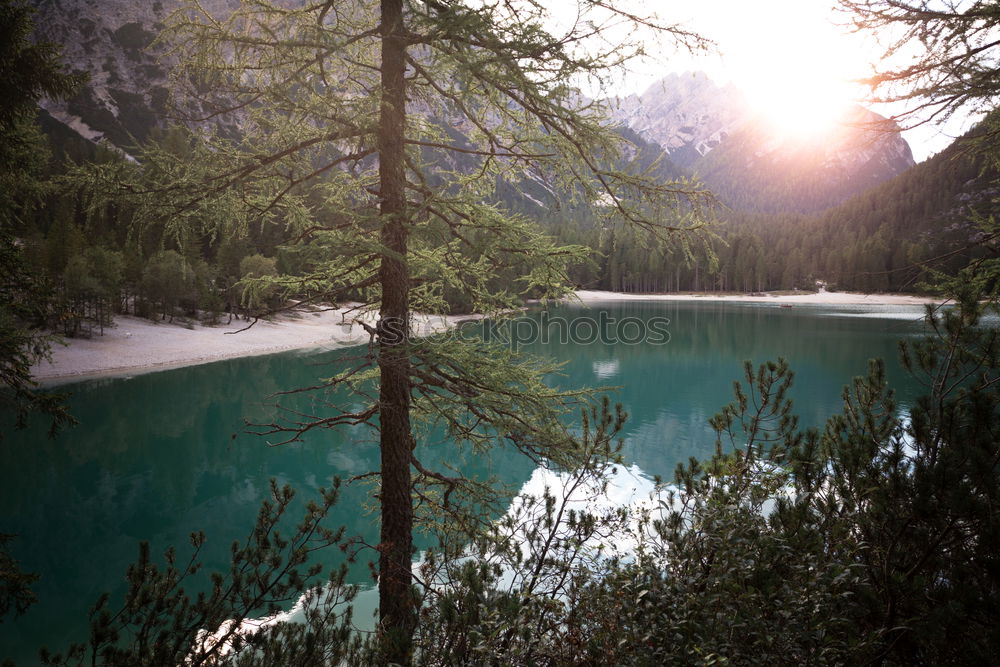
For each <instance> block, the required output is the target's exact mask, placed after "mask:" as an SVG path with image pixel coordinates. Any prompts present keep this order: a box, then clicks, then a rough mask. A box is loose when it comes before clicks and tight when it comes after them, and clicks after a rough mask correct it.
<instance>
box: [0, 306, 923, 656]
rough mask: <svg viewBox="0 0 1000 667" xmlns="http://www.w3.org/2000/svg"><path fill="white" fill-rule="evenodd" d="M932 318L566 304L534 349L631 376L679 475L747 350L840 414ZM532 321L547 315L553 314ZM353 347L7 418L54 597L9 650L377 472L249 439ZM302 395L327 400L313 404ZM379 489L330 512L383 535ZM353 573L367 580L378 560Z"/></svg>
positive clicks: (509, 460) (583, 372)
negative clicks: (30, 420)
mask: <svg viewBox="0 0 1000 667" xmlns="http://www.w3.org/2000/svg"><path fill="white" fill-rule="evenodd" d="M921 315H922V310H921V309H920V308H915V307H899V306H895V307H867V306H866V307H861V306H851V307H846V306H845V307H837V308H831V307H820V306H814V307H812V306H795V307H794V308H779V307H777V306H775V305H770V304H741V303H722V302H710V301H705V302H638V301H636V302H609V303H605V304H591V305H589V306H586V307H585V306H559V307H556V308H552V309H550V310H549V311H548V312H547V313H546V314H545V316H544V317H546V318H548V319H547V320H546V321H547V322H548V323H549V325H550V329H549V331H550V333H553V334H554V335H551V336H550V339H549V340H548V341H547V342H544V341H535V342H530V343H526V344H525V345H523V349H524V350H525V351H527V352H530V353H535V354H543V355H546V356H550V357H553V358H555V359H556V360H559V361H564V362H566V366H565V367H564V369H563V373H562V374H561V375H560V376H558V377H555V378H552V379H551V381H552V382H553V383H556V384H559V385H560V386H562V387H566V388H570V387H579V386H616V387H618V388H616V389H613V390H612V392H611V398H612V400H613V401H616V402H620V403H622V404H623V406H624V407H625V409H626V411H627V412H628V413H629V415H630V419H629V422H628V424H627V427H626V430H625V433H624V435H625V439H626V449H625V458H626V462H627V463H629V464H631V465H634V466H636V467H637V468H639V469H641V471H642V472H643V473H644V474H646V475H649V476H652V475H657V474H659V475H663V476H665V477H669V476H670V475H671V474H672V472H673V470H674V467H675V466H676V464H677V463H678V462H679V461H686V460H687V459H688V458H689V457H690V456H696V457H706V456H708V455H709V454H710V453H711V452H712V450H713V443H714V434H713V432H712V431H711V429H710V428H709V427H708V424H707V420H708V418H709V417H711V416H712V415H713V414H714V413H716V412H717V411H718V410H719V409H720V408H721V407H722V406H723V405H724V404H726V403H728V402H729V401H731V400H732V382H733V380H734V379H738V378H740V377H741V375H742V361H743V360H744V359H752V360H754V361H755V362H758V363H759V362H762V361H765V360H768V359H774V358H777V357H778V356H783V357H785V358H786V359H788V361H789V362H790V364H791V365H792V368H793V369H794V370H795V372H796V380H795V385H794V387H793V390H792V392H791V396H792V398H793V400H794V401H795V411H796V413H797V414H798V415H799V416H800V418H801V420H802V423H803V425H805V426H818V425H821V424H822V422H823V421H824V420H825V419H826V418H828V417H829V416H830V415H832V414H834V413H835V412H837V411H838V410H839V409H840V405H841V399H840V392H841V389H842V387H843V385H844V384H846V383H847V382H849V381H850V379H851V378H852V377H854V376H856V375H861V374H863V373H864V372H865V370H866V367H867V360H868V359H869V358H872V357H882V358H884V359H885V360H886V362H887V372H888V377H889V380H890V382H891V383H892V384H893V385H894V386H895V387H896V388H897V396H898V399H899V403H900V406H901V409H902V410H905V409H906V406H907V405H908V404H909V403H910V402H912V400H913V399H914V398H915V397H916V396H917V395H919V393H920V387H919V385H918V384H917V383H916V382H915V381H914V380H913V379H912V378H909V377H908V376H907V375H906V374H905V373H904V372H903V371H902V369H901V368H900V366H899V364H898V361H897V356H898V353H897V350H898V341H899V340H900V339H902V338H906V337H910V336H915V335H919V334H920V333H921V332H922V331H923V330H924V327H923V325H922V323H921ZM528 317H532V318H535V321H536V323H537V322H541V321H542V320H541V319H539V318H542V317H543V316H542V315H541V314H540V312H537V311H536V312H533V313H531V314H529V315H528ZM652 318H658V319H656V320H655V322H656V323H658V326H660V327H661V329H662V331H663V332H666V333H668V334H669V335H668V336H661V337H660V340H658V341H657V342H656V343H655V344H654V343H653V342H646V343H641V342H640V343H637V344H625V343H622V342H621V341H619V342H617V343H611V342H610V341H604V342H602V341H600V340H597V341H593V342H589V341H587V340H583V339H586V338H587V335H586V333H587V331H589V329H588V328H587V327H588V326H590V325H589V324H587V323H588V322H599V321H600V322H605V323H607V322H612V321H613V322H615V323H618V324H617V325H616V324H612V325H611V326H612V328H613V329H614V327H616V326H621V323H622V322H626V321H627V322H628V324H627V325H625V326H626V328H625V329H624V330H618V333H619V334H621V333H624V334H625V335H624V338H626V339H627V340H631V339H632V336H633V334H635V332H637V331H640V330H641V328H642V327H643V326H646V327H647V328H648V327H651V326H652V322H653V319H652ZM578 321H579V322H578ZM553 322H556V323H557V324H555V325H552V323H553ZM560 327H565V328H568V330H572V331H574V333H575V334H579V335H577V336H575V337H574V339H573V341H575V342H573V341H570V340H559V339H560V335H559V332H560V331H562V330H563V329H560ZM536 329H537V327H536ZM525 331H526V330H525ZM563 338H565V336H563ZM663 338H668V339H669V340H668V341H666V342H665V341H663V340H662V339H663ZM341 353H342V352H326V353H312V354H304V353H288V354H280V355H272V356H266V357H254V358H248V359H239V360H232V361H224V362H217V363H212V364H206V365H202V366H194V367H189V368H182V369H175V370H169V371H163V372H158V373H150V374H145V375H137V376H135V377H131V378H118V379H104V380H96V381H89V382H84V383H79V384H75V385H70V386H67V387H64V388H63V389H67V390H69V391H71V392H72V393H73V396H72V399H71V401H70V408H71V411H72V413H73V414H74V415H75V416H76V417H77V418H78V419H79V420H80V425H79V426H77V427H75V428H73V429H70V430H67V431H65V432H64V433H62V434H61V435H60V436H59V437H58V438H57V439H55V440H49V439H48V438H46V437H45V435H44V433H45V430H44V424H36V425H33V427H32V428H31V429H28V430H26V431H12V430H11V429H10V428H9V426H7V427H5V428H4V438H3V441H2V444H0V447H2V448H3V461H4V466H3V468H2V471H3V472H2V475H3V484H2V487H0V532H2V533H14V534H17V535H19V537H18V538H17V541H16V543H15V544H14V546H13V552H14V554H15V556H16V557H17V558H18V559H19V560H20V561H21V563H22V566H23V567H24V568H25V569H27V570H29V571H32V572H37V573H38V574H39V575H40V576H41V579H40V580H39V582H38V583H37V584H36V586H35V591H36V593H37V595H38V597H39V602H38V603H37V604H36V605H34V606H33V607H31V608H30V609H29V611H28V613H27V614H25V615H24V616H22V617H20V618H17V619H14V618H12V617H8V618H6V619H5V620H4V622H3V623H2V624H0V660H2V659H3V658H4V657H11V658H13V659H15V660H17V662H18V664H26V665H30V664H34V663H35V662H36V658H35V657H34V656H35V655H37V649H38V647H39V646H41V645H46V646H48V647H49V648H51V649H54V650H62V649H64V648H65V647H66V646H67V644H68V643H69V642H70V641H72V640H76V641H80V640H84V639H85V638H86V629H87V611H88V609H89V608H90V606H91V605H92V604H93V602H94V600H95V599H96V598H97V597H98V595H100V594H101V593H102V592H104V591H109V592H112V593H120V592H121V591H122V590H124V572H125V568H126V567H127V565H128V564H129V563H131V562H132V561H133V560H134V559H135V557H136V554H137V548H138V546H137V545H138V543H139V542H140V541H142V540H146V541H149V542H150V543H151V545H152V551H153V553H154V554H160V553H162V551H163V550H164V549H165V548H166V547H168V546H170V545H177V546H178V547H184V546H185V545H186V544H187V540H188V535H189V534H190V533H191V532H192V531H198V530H203V531H205V533H206V534H207V535H208V536H209V542H208V545H207V548H206V552H205V555H206V564H207V566H208V569H217V568H221V567H222V566H223V565H224V563H225V558H226V556H227V555H228V549H229V544H230V543H231V542H232V541H233V540H236V539H240V538H242V537H244V536H245V535H246V533H247V531H248V530H249V528H250V527H251V526H252V523H253V520H254V517H255V515H256V511H257V508H258V506H259V504H260V501H261V499H262V498H263V497H264V496H265V494H266V492H267V489H268V481H269V479H271V478H277V479H278V481H279V482H281V483H285V482H287V483H291V484H292V485H294V486H295V487H296V488H298V489H299V490H300V496H301V497H302V498H304V499H305V498H308V497H309V496H310V495H311V494H310V491H311V490H313V489H316V488H318V487H320V486H328V485H329V482H330V479H331V478H332V477H334V476H340V477H342V478H347V477H350V476H352V475H359V474H362V473H364V472H367V471H369V470H372V469H374V468H375V466H376V464H377V460H378V458H377V447H376V445H375V442H374V440H373V436H372V434H371V433H369V432H367V431H365V430H363V429H361V428H355V429H344V430H340V431H336V432H333V431H326V432H321V433H315V434H311V435H310V436H309V437H308V439H307V441H306V442H304V443H297V444H294V445H285V446H280V447H269V446H268V444H267V442H266V441H265V440H264V439H263V438H261V437H259V436H253V435H249V434H246V433H244V423H245V421H244V420H249V421H252V422H259V421H268V420H269V419H270V418H271V417H272V416H273V408H272V407H271V403H272V402H273V401H271V400H270V399H268V396H269V395H271V394H273V393H275V392H278V391H281V390H286V389H290V388H294V387H298V386H303V385H309V384H313V383H314V382H315V381H316V379H317V378H319V377H323V376H326V375H330V374H331V373H332V371H333V369H335V368H336V367H337V363H336V359H337V357H338V355H339V354H341ZM295 400H300V401H303V403H300V404H299V405H300V407H303V408H304V409H314V408H315V409H317V410H319V409H321V406H318V405H316V404H315V402H314V401H315V399H314V398H309V397H300V398H297V399H292V401H293V402H294V401H295ZM348 400H349V399H348ZM429 456H430V458H431V459H434V458H436V457H437V458H439V459H447V460H448V461H449V462H450V463H453V464H456V465H458V466H459V467H460V468H461V469H462V470H463V471H468V472H469V473H470V474H479V475H489V474H493V475H496V476H497V477H499V478H500V479H502V480H503V481H505V482H507V483H508V484H510V485H511V486H513V487H514V488H517V487H518V486H519V485H520V484H523V483H524V482H525V481H526V480H527V479H528V478H529V477H530V476H531V474H532V470H533V466H532V465H531V464H530V462H528V461H527V460H525V459H523V458H522V457H519V456H517V455H515V454H514V453H511V452H500V453H499V454H498V455H497V456H496V457H495V458H494V459H493V460H491V461H484V460H482V459H475V460H471V459H470V460H462V459H461V457H456V456H455V455H454V453H453V452H450V451H448V449H447V447H441V446H437V447H436V449H435V451H434V452H431V453H430V454H429ZM466 457H468V455H466ZM368 491H369V488H368V487H365V486H363V485H357V484H356V485H351V486H349V487H348V488H346V489H345V491H344V493H343V495H342V499H341V501H340V503H339V504H338V506H337V513H336V516H334V517H333V518H332V520H331V522H332V523H333V524H334V525H340V524H343V525H346V526H347V529H348V532H349V533H350V534H358V535H362V536H367V537H369V538H373V537H374V536H375V535H376V534H377V524H376V523H375V517H373V516H372V515H371V514H370V513H368V512H367V511H366V510H365V507H366V505H367V502H368V501H367V494H368ZM182 552H183V549H182ZM331 558H336V556H335V555H331ZM351 576H352V578H353V580H354V581H357V582H364V581H368V580H369V579H368V575H367V567H366V566H365V565H364V564H363V563H362V564H360V565H359V566H358V567H357V568H356V569H355V570H353V571H352V573H351Z"/></svg>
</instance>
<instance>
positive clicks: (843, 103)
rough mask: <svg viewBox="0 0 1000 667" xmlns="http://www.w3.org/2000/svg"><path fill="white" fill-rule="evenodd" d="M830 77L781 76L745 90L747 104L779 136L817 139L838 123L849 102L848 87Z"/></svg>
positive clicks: (851, 101)
mask: <svg viewBox="0 0 1000 667" xmlns="http://www.w3.org/2000/svg"><path fill="white" fill-rule="evenodd" d="M838 84H839V82H837V81H835V80H833V81H831V80H825V81H824V80H819V79H802V78H797V77H787V78H785V77H781V78H780V79H778V80H775V81H761V82H758V83H757V85H755V86H754V87H753V88H752V89H751V90H748V91H747V97H748V99H749V102H750V104H751V105H752V106H753V107H754V109H755V110H756V112H757V114H758V115H759V116H760V117H761V118H762V119H763V120H764V121H765V123H766V124H767V125H768V126H769V127H770V129H771V130H772V132H774V133H775V134H776V135H778V136H779V137H787V138H795V139H810V138H816V139H820V138H822V137H823V136H825V135H828V134H830V133H831V132H833V131H834V130H836V128H837V127H838V126H839V125H840V123H841V122H842V120H843V117H844V115H845V113H846V112H847V110H848V108H849V107H850V106H851V104H852V103H854V102H853V99H852V98H853V97H854V96H853V95H852V94H851V92H850V90H849V88H848V87H847V86H844V85H838Z"/></svg>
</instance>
